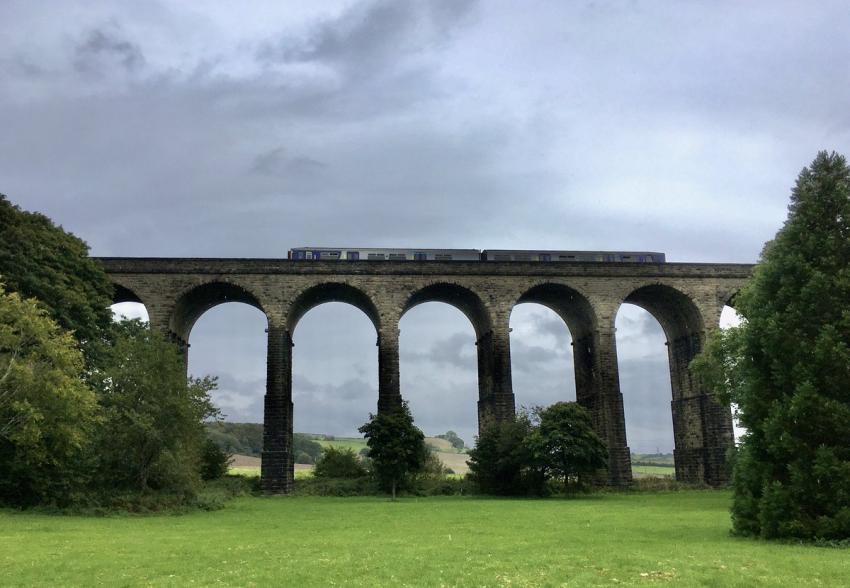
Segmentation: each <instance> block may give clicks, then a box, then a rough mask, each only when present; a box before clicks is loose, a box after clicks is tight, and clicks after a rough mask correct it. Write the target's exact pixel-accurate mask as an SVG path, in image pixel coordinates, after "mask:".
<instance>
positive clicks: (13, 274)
mask: <svg viewBox="0 0 850 588" xmlns="http://www.w3.org/2000/svg"><path fill="white" fill-rule="evenodd" d="M0 279H2V280H3V282H5V284H6V288H7V289H8V290H9V291H13V292H19V293H21V295H22V296H24V297H27V298H29V297H33V298H37V299H38V300H39V302H40V303H41V304H43V305H44V307H45V308H47V309H48V311H49V312H50V315H51V316H52V317H53V319H54V320H56V321H57V322H58V323H59V326H60V327H62V328H63V329H67V330H70V331H73V333H74V336H76V338H77V340H79V341H80V342H81V343H83V344H84V346H83V351H84V352H85V353H86V355H87V357H89V358H91V354H92V352H93V350H94V349H96V346H92V345H89V343H93V342H96V341H98V340H99V339H100V338H101V337H102V336H103V332H104V330H105V329H106V328H107V327H108V326H109V324H110V322H111V320H112V315H111V312H110V310H109V306H110V304H112V291H113V287H112V284H111V282H110V281H109V278H108V277H107V276H106V274H105V273H104V271H103V269H102V268H101V267H100V264H99V263H98V262H96V261H95V260H93V259H91V258H90V257H89V256H88V246H87V245H86V244H85V243H84V242H83V241H82V240H80V239H78V238H77V237H75V236H74V235H72V234H71V233H68V232H66V231H64V230H63V229H62V227H57V226H56V225H54V224H53V223H52V222H51V220H50V219H49V218H47V217H46V216H44V215H43V214H39V213H35V212H25V211H23V210H21V209H20V208H19V207H17V206H15V205H13V204H12V203H10V202H9V201H8V200H7V199H6V197H5V196H4V195H2V194H0Z"/></svg>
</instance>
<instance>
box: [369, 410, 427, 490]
mask: <svg viewBox="0 0 850 588" xmlns="http://www.w3.org/2000/svg"><path fill="white" fill-rule="evenodd" d="M359 431H360V432H361V433H363V435H364V436H365V437H366V445H367V446H368V447H369V457H370V459H371V460H372V467H373V468H374V470H375V475H376V476H377V477H378V481H379V482H380V484H381V486H383V488H384V489H385V490H389V491H390V492H391V493H392V497H393V500H395V496H396V490H397V488H398V487H399V486H400V485H402V484H403V483H404V482H405V481H406V480H407V479H409V477H410V476H411V475H413V474H416V473H418V472H419V471H420V470H422V468H423V467H424V465H425V461H426V460H427V458H428V447H427V446H426V445H425V435H424V433H422V431H421V430H420V429H419V428H418V427H417V426H416V425H414V424H413V416H412V415H411V414H410V407H409V406H408V405H407V402H404V403H402V405H401V406H400V407H398V408H396V409H395V410H388V411H385V412H381V413H379V414H376V415H374V414H370V415H369V422H367V423H366V424H365V425H363V426H362V427H360V429H359Z"/></svg>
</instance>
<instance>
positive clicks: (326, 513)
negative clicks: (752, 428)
mask: <svg viewBox="0 0 850 588" xmlns="http://www.w3.org/2000/svg"><path fill="white" fill-rule="evenodd" d="M729 499H730V495H729V493H728V492H725V491H724V492H720V491H688V492H671V493H647V494H616V493H612V494H600V495H594V496H588V497H582V498H577V499H570V500H564V499H561V500H559V499H550V500H524V499H522V500H521V499H514V500H508V499H486V498H474V497H446V498H418V499H417V498H404V499H401V500H399V501H398V502H395V503H393V502H390V501H388V500H387V499H383V498H377V497H375V498H312V497H309V498H308V497H299V498H286V497H278V498H258V497H246V498H239V499H236V500H234V501H232V502H231V503H229V504H228V506H227V507H226V508H225V509H223V510H220V511H215V512H198V513H194V514H190V515H184V516H159V517H130V516H122V517H111V518H86V517H72V516H67V517H66V516H50V515H44V514H33V513H20V512H11V511H0V573H2V578H3V580H2V583H3V585H4V586H33V585H35V586H56V585H62V586H89V585H96V584H106V585H121V586H136V585H145V586H185V585H188V584H196V585H212V584H217V585H231V586H246V585H248V586H250V585H258V586H269V585H289V586H334V585H336V586H370V587H371V586H440V585H443V586H609V585H613V584H619V585H644V584H659V583H670V584H675V585H677V586H681V585H684V586H747V587H749V586H815V585H817V586H842V585H845V586H846V580H847V578H848V577H850V553H848V551H847V550H846V549H845V550H839V549H828V548H818V547H809V546H800V545H788V544H771V543H765V542H760V541H752V540H745V539H738V538H734V537H730V536H729V514H728V504H729Z"/></svg>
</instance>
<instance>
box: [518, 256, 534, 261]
mask: <svg viewBox="0 0 850 588" xmlns="http://www.w3.org/2000/svg"><path fill="white" fill-rule="evenodd" d="M514 261H531V256H530V255H514Z"/></svg>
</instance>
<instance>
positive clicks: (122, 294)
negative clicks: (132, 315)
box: [112, 282, 145, 304]
mask: <svg viewBox="0 0 850 588" xmlns="http://www.w3.org/2000/svg"><path fill="white" fill-rule="evenodd" d="M122 302H138V303H140V304H144V303H145V301H144V300H142V298H141V296H139V295H138V294H136V292H134V291H133V290H132V289H130V288H128V287H127V286H124V285H123V284H119V283H118V282H112V304H121V303H122Z"/></svg>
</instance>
